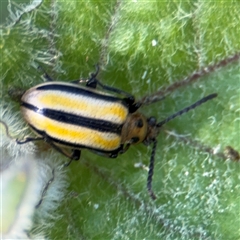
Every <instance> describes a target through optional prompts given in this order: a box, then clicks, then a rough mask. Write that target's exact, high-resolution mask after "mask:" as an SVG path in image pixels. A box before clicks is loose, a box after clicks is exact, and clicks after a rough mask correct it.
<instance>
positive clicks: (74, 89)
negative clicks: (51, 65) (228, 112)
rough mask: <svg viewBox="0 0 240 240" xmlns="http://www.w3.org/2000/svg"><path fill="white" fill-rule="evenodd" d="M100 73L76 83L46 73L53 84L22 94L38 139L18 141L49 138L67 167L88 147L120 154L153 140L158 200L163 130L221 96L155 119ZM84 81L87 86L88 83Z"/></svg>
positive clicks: (23, 108)
mask: <svg viewBox="0 0 240 240" xmlns="http://www.w3.org/2000/svg"><path fill="white" fill-rule="evenodd" d="M98 72H99V69H98V68H97V70H96V72H95V73H93V74H91V75H90V78H89V79H87V80H84V81H83V80H77V81H76V80H75V81H72V82H60V81H53V80H52V79H51V78H50V77H49V76H48V75H47V74H46V73H45V77H46V78H47V80H48V81H47V82H45V83H42V84H39V85H37V86H35V87H32V88H30V89H29V90H27V91H25V92H24V93H23V94H22V96H21V111H22V114H23V118H24V119H25V121H26V122H27V123H28V125H29V126H30V128H31V129H32V130H33V132H35V134H36V135H37V136H38V137H35V138H30V137H27V138H25V139H23V140H21V141H20V140H17V143H19V144H24V143H27V142H29V141H37V140H44V141H45V142H47V143H48V144H50V145H51V146H52V147H53V148H54V149H56V150H57V151H59V152H60V153H62V154H63V155H65V156H66V157H68V158H69V159H70V161H69V162H68V163H67V164H65V166H68V165H69V164H70V163H71V161H72V160H78V159H80V155H81V149H84V148H85V149H89V150H91V151H93V152H95V153H97V154H100V155H103V156H105V157H110V158H116V157H117V156H118V154H122V153H124V152H126V151H127V150H128V148H129V147H130V146H131V145H133V144H138V143H144V144H145V145H151V144H152V152H151V157H150V163H149V171H148V178H147V189H148V192H149V194H150V197H151V198H152V199H156V196H155V194H154V192H153V190H152V177H153V171H154V159H155V152H156V147H157V136H158V134H159V131H160V128H161V127H162V125H164V124H166V123H167V122H169V121H170V120H172V119H174V118H175V117H177V116H180V115H182V114H183V113H186V112H188V111H190V110H192V109H194V108H196V107H197V106H200V105H201V104H203V103H205V102H207V101H209V100H211V99H213V98H215V97H216V96H217V94H216V93H213V94H210V95H208V96H206V97H204V98H202V99H200V100H199V101H197V102H195V103H194V104H192V105H190V106H188V107H186V108H184V109H182V110H180V111H178V112H176V113H174V114H173V115H171V116H169V117H168V118H166V119H164V120H162V121H160V122H157V121H156V119H155V117H149V118H147V117H146V116H145V115H144V114H142V113H140V112H139V111H138V109H139V108H140V107H141V105H142V104H141V103H140V102H137V101H136V100H135V98H134V96H133V95H132V94H129V93H127V92H125V91H122V90H120V89H117V88H114V87H110V86H107V85H104V84H102V83H101V82H100V81H99V80H98V79H97V75H98ZM82 82H85V83H86V85H85V86H83V84H82ZM97 87H100V88H101V89H102V90H99V89H97ZM66 149H70V150H72V153H71V154H69V152H67V151H66Z"/></svg>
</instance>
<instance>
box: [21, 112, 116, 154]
mask: <svg viewBox="0 0 240 240" xmlns="http://www.w3.org/2000/svg"><path fill="white" fill-rule="evenodd" d="M23 111H24V116H25V118H26V120H27V122H28V123H29V124H31V125H32V126H34V127H35V128H36V129H38V130H40V131H45V132H46V134H47V135H48V136H50V137H53V138H56V139H59V140H62V141H65V142H68V143H72V144H79V145H84V146H86V147H89V148H95V149H100V150H105V151H112V150H115V149H117V148H118V147H119V146H120V144H121V138H120V136H119V135H117V134H114V133H104V132H99V131H95V130H92V129H89V128H86V127H81V126H76V125H71V124H66V123H62V122H59V121H56V120H52V119H49V118H46V117H45V116H43V115H41V114H38V113H36V112H34V111H31V110H27V109H25V108H24V109H23Z"/></svg>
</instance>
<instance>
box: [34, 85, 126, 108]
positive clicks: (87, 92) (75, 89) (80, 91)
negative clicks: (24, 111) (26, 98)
mask: <svg viewBox="0 0 240 240" xmlns="http://www.w3.org/2000/svg"><path fill="white" fill-rule="evenodd" d="M36 90H43V91H47V90H51V91H59V92H67V93H72V94H76V95H82V96H86V97H89V98H94V99H101V100H104V101H107V102H121V103H122V104H123V105H124V106H125V107H128V104H127V103H126V101H125V99H123V98H118V97H115V96H109V95H104V94H101V92H95V91H92V90H91V89H90V88H89V89H88V88H87V87H81V86H74V84H73V85H72V86H71V85H67V84H66V85H64V84H58V83H52V84H46V85H40V86H38V87H37V88H36Z"/></svg>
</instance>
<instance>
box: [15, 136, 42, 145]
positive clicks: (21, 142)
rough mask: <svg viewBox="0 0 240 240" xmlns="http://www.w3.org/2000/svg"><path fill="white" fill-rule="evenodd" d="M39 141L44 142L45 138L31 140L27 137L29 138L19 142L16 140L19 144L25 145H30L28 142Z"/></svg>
mask: <svg viewBox="0 0 240 240" xmlns="http://www.w3.org/2000/svg"><path fill="white" fill-rule="evenodd" d="M39 140H44V138H43V137H39V138H30V137H27V138H25V139H24V140H18V139H16V142H17V144H25V143H28V142H32V141H39Z"/></svg>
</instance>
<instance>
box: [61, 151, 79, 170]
mask: <svg viewBox="0 0 240 240" xmlns="http://www.w3.org/2000/svg"><path fill="white" fill-rule="evenodd" d="M80 157H81V151H80V150H78V149H74V150H72V155H71V156H70V161H69V162H67V163H65V164H64V165H63V166H64V167H68V166H69V165H70V164H71V162H72V161H73V160H76V161H77V160H79V159H80Z"/></svg>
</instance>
